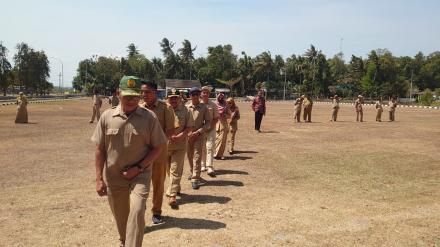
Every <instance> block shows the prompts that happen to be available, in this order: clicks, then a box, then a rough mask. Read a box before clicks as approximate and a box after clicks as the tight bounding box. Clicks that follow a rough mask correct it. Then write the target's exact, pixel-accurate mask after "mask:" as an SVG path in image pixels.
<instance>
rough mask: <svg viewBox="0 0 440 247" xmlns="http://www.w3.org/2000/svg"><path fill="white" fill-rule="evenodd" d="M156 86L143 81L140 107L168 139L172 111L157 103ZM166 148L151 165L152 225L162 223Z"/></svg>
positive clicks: (171, 129) (173, 125) (171, 133)
mask: <svg viewBox="0 0 440 247" xmlns="http://www.w3.org/2000/svg"><path fill="white" fill-rule="evenodd" d="M156 93H157V84H156V83H154V82H151V81H147V80H143V81H142V86H141V95H142V99H143V102H141V104H140V105H141V106H142V107H144V108H146V109H148V110H150V111H152V112H154V114H156V117H157V119H158V120H159V123H160V126H161V127H162V130H163V132H164V133H165V136H166V137H167V138H168V139H169V138H170V137H171V136H172V135H173V134H174V129H175V128H176V127H178V126H176V123H175V120H174V113H173V110H172V109H171V108H170V107H168V106H167V104H166V103H164V102H162V101H159V100H158V99H157V96H156ZM167 153H168V151H167V148H165V149H164V150H163V151H162V153H161V154H160V156H159V158H157V160H156V161H155V162H154V164H153V174H152V178H151V181H152V184H153V208H152V209H151V211H152V213H153V216H152V221H153V223H154V224H159V223H161V222H163V220H162V202H163V195H164V190H165V188H164V187H165V178H166V175H167Z"/></svg>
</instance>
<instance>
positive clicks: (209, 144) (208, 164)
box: [200, 86, 219, 176]
mask: <svg viewBox="0 0 440 247" xmlns="http://www.w3.org/2000/svg"><path fill="white" fill-rule="evenodd" d="M210 93H211V87H210V86H204V87H202V92H201V95H200V99H201V101H202V103H203V104H205V105H206V106H207V107H208V109H209V114H210V115H211V119H212V121H211V127H210V129H209V131H208V132H207V133H206V136H205V141H204V142H205V143H204V144H203V154H202V171H208V175H209V176H215V171H214V165H213V161H214V152H215V137H216V125H217V122H218V118H219V113H218V108H217V105H216V104H215V103H214V102H212V101H211V100H210V99H209V95H210Z"/></svg>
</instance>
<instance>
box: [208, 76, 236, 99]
mask: <svg viewBox="0 0 440 247" xmlns="http://www.w3.org/2000/svg"><path fill="white" fill-rule="evenodd" d="M242 79H243V78H242V76H239V77H237V78H233V79H231V80H221V79H215V80H216V81H218V82H220V83H222V84H225V85H227V86H228V87H229V90H231V95H232V88H233V87H234V85H235V84H237V83H239V82H240V81H242Z"/></svg>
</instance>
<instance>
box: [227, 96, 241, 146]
mask: <svg viewBox="0 0 440 247" xmlns="http://www.w3.org/2000/svg"><path fill="white" fill-rule="evenodd" d="M226 103H227V104H228V109H229V110H230V111H231V118H230V120H229V140H228V143H229V154H230V155H233V154H234V145H235V135H236V134H237V130H238V120H239V119H240V111H239V109H238V106H237V105H236V104H235V100H234V98H231V97H230V98H228V99H227V100H226Z"/></svg>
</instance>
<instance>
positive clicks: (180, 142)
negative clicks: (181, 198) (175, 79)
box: [166, 89, 194, 209]
mask: <svg viewBox="0 0 440 247" xmlns="http://www.w3.org/2000/svg"><path fill="white" fill-rule="evenodd" d="M168 104H169V105H170V106H171V108H172V109H173V111H174V116H175V119H176V120H177V122H178V126H179V127H177V129H176V130H175V131H174V134H173V135H172V136H171V137H170V140H169V143H168V155H167V162H168V169H169V178H170V181H169V186H168V189H167V192H166V195H167V197H168V205H170V206H171V208H173V209H178V207H179V206H178V204H177V200H176V196H177V195H178V194H179V193H180V181H181V179H182V174H183V163H184V161H185V154H186V144H187V140H188V133H191V131H192V129H193V127H194V119H193V118H192V116H191V113H190V112H189V111H188V108H186V107H185V106H184V105H183V103H182V99H181V97H180V96H179V94H177V92H176V90H175V89H174V91H173V90H172V91H171V94H169V95H168Z"/></svg>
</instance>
